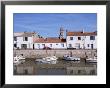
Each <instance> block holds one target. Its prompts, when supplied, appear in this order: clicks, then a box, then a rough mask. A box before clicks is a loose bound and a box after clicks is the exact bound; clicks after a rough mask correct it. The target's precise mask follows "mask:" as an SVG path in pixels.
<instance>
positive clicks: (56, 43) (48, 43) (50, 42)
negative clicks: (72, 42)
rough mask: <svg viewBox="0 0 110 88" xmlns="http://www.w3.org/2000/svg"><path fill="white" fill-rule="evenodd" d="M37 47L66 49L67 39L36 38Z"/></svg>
mask: <svg viewBox="0 0 110 88" xmlns="http://www.w3.org/2000/svg"><path fill="white" fill-rule="evenodd" d="M34 44H35V45H34V48H35V49H45V47H48V48H50V49H66V39H60V38H34Z"/></svg>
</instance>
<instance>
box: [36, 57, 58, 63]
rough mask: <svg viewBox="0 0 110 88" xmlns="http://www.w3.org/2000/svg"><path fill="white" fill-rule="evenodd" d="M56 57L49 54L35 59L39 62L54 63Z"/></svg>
mask: <svg viewBox="0 0 110 88" xmlns="http://www.w3.org/2000/svg"><path fill="white" fill-rule="evenodd" d="M57 59H58V58H57V57H56V56H50V57H45V58H42V59H36V61H37V62H41V63H50V64H56V62H57Z"/></svg>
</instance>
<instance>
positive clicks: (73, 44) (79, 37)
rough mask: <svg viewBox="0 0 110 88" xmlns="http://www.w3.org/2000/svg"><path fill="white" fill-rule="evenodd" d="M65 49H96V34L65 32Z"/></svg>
mask: <svg viewBox="0 0 110 88" xmlns="http://www.w3.org/2000/svg"><path fill="white" fill-rule="evenodd" d="M66 41H67V42H66V43H67V48H73V49H96V48H97V32H67V36H66Z"/></svg>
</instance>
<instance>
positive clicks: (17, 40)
mask: <svg viewBox="0 0 110 88" xmlns="http://www.w3.org/2000/svg"><path fill="white" fill-rule="evenodd" d="M34 37H37V36H36V33H35V32H17V33H14V49H33V48H34V44H33V38H34Z"/></svg>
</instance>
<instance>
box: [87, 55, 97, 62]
mask: <svg viewBox="0 0 110 88" xmlns="http://www.w3.org/2000/svg"><path fill="white" fill-rule="evenodd" d="M86 62H90V63H97V57H96V56H94V57H93V58H87V59H86Z"/></svg>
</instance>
